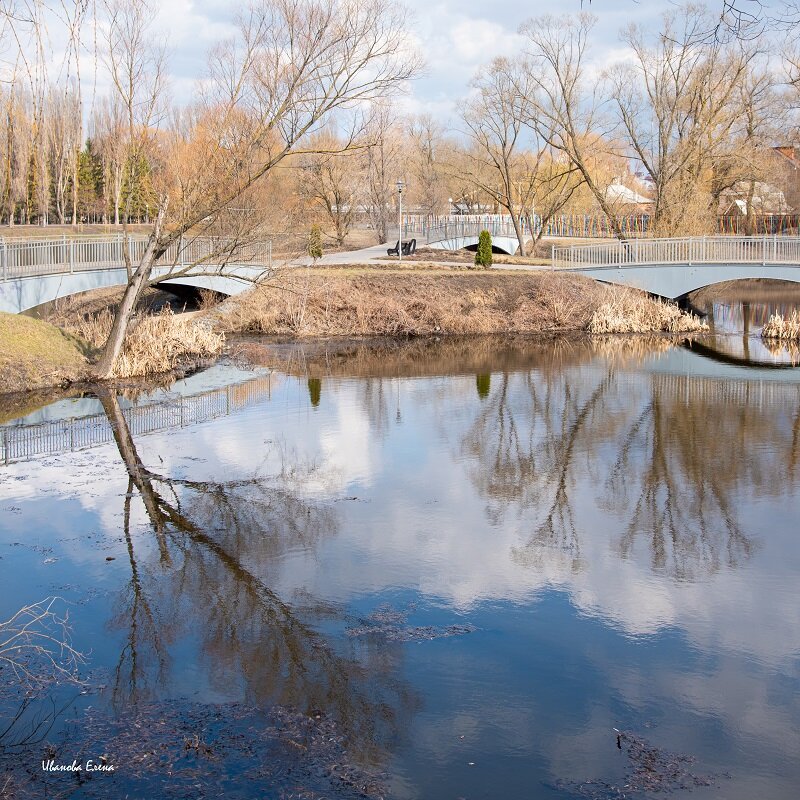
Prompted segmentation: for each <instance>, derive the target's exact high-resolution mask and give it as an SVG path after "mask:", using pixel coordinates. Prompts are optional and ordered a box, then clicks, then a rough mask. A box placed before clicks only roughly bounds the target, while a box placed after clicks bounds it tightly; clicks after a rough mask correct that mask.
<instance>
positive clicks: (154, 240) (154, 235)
mask: <svg viewBox="0 0 800 800" xmlns="http://www.w3.org/2000/svg"><path fill="white" fill-rule="evenodd" d="M167 205H168V203H167V201H166V200H165V201H163V202H162V203H161V206H160V207H159V209H158V216H157V217H156V221H155V224H154V225H153V230H152V232H151V233H150V238H149V239H148V242H147V249H146V250H145V251H144V255H143V256H142V260H141V261H140V262H139V266H138V267H137V268H136V271H135V272H134V273H133V276H132V277H131V279H130V280H129V281H128V286H127V288H126V289H125V295H124V296H123V298H122V303H121V304H120V307H119V310H118V311H117V313H116V315H115V317H114V324H113V325H112V326H111V333H110V334H109V335H108V341H106V344H105V347H104V348H103V355H102V356H101V357H100V360H99V361H98V362H97V365H96V367H95V369H94V374H95V376H96V377H98V378H110V377H111V375H112V374H113V372H114V366H115V365H116V363H117V359H118V358H119V354H120V352H121V351H122V345H123V343H124V341H125V336H126V335H127V333H128V327H129V326H130V322H131V317H132V316H133V312H134V310H135V309H136V303H137V301H138V300H139V297H140V295H141V294H142V290H143V289H144V288H145V287H146V286H147V282H148V281H149V279H150V273H151V272H152V271H153V265H154V264H155V262H156V260H157V259H158V257H159V256H160V255H161V254H162V253H163V250H161V251H159V249H158V248H159V244H158V242H159V239H160V237H161V228H162V225H163V224H164V217H165V215H166V213H167Z"/></svg>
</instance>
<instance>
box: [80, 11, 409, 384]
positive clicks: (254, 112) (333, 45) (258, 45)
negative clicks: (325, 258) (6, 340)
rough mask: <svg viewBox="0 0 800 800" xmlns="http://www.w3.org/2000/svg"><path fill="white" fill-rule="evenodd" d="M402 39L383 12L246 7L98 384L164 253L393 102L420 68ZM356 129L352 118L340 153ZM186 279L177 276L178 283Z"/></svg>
mask: <svg viewBox="0 0 800 800" xmlns="http://www.w3.org/2000/svg"><path fill="white" fill-rule="evenodd" d="M406 32H407V26H406V24H405V13H404V11H403V10H402V9H401V8H398V7H396V6H392V5H390V4H389V3H388V0H369V2H366V3H358V4H356V3H355V2H353V0H322V1H321V2H318V3H312V2H310V1H309V0H263V2H260V3H258V4H256V5H254V6H252V7H251V9H250V10H249V12H248V13H247V15H246V17H245V18H243V19H242V20H241V24H240V31H239V36H238V38H237V39H236V40H234V41H230V42H228V43H226V44H224V45H223V46H221V47H220V48H219V49H218V50H217V51H215V53H214V54H213V56H212V61H211V65H210V74H209V77H208V80H207V81H206V82H205V84H204V89H203V95H202V97H201V99H200V100H199V102H198V104H197V107H196V109H195V112H194V114H193V122H194V125H195V130H196V131H197V127H198V126H199V125H202V133H203V135H202V136H196V137H193V139H192V142H191V144H189V143H188V142H187V141H186V140H185V139H184V138H182V137H181V136H179V135H173V136H172V137H171V141H170V143H169V144H170V150H169V157H168V158H165V159H163V161H162V164H163V166H164V170H163V173H162V175H161V176H160V178H159V180H158V181H157V184H158V186H157V192H158V210H157V213H156V217H155V221H154V223H153V227H152V232H151V234H150V237H149V243H148V246H147V249H146V251H145V253H144V256H143V257H142V259H141V261H140V263H139V264H138V265H137V266H136V269H135V270H134V271H133V274H132V277H131V280H130V282H129V284H128V286H127V288H126V291H125V295H124V297H123V300H122V303H121V305H120V308H119V311H118V313H117V315H116V317H115V321H114V325H113V327H112V331H111V334H110V336H109V340H108V343H107V345H106V347H105V350H104V352H103V355H102V357H101V359H100V361H99V363H98V365H97V367H96V370H97V374H98V375H99V376H106V375H108V374H110V373H111V371H112V370H113V366H114V363H115V362H116V359H117V357H118V355H119V353H120V351H121V348H122V342H123V340H124V338H125V334H126V331H127V329H128V326H129V324H130V320H131V316H132V313H133V309H134V308H135V305H136V301H137V299H138V298H139V296H140V294H141V292H142V291H143V289H144V288H145V287H146V286H147V285H148V282H149V281H150V276H151V272H152V269H153V266H154V265H155V263H156V262H157V261H158V259H159V258H160V257H161V256H162V255H163V254H164V253H165V252H166V251H167V249H168V248H169V247H170V245H172V244H173V243H177V242H184V241H185V237H187V234H189V235H191V236H194V235H198V234H203V233H207V232H209V231H212V230H214V229H215V225H216V224H217V223H218V222H219V221H220V219H221V218H222V217H223V216H224V215H225V212H226V209H228V208H230V207H231V206H232V205H234V204H235V203H236V202H237V200H238V199H239V198H240V197H241V196H242V194H243V193H244V192H246V191H247V190H248V189H249V188H250V187H251V186H253V185H254V184H255V183H256V182H257V181H259V180H260V179H262V178H264V177H265V176H266V175H268V174H269V173H270V172H271V171H272V170H273V169H274V168H275V167H276V166H277V165H278V164H280V163H281V162H282V161H283V160H284V159H285V158H286V157H287V156H289V155H290V154H292V153H297V154H300V153H302V152H314V148H313V147H305V148H304V142H305V141H307V137H308V135H309V134H310V133H313V132H314V130H315V129H317V128H319V126H320V125H322V124H323V123H324V122H326V121H327V120H328V119H329V118H330V117H331V116H332V115H336V114H338V115H340V116H342V115H346V114H347V113H348V112H352V111H353V110H354V109H357V107H358V106H363V104H366V103H368V102H370V101H374V100H376V99H378V98H381V97H384V96H386V95H388V94H391V93H392V92H395V91H397V90H398V89H399V88H400V87H401V86H402V84H403V82H404V81H405V80H406V79H407V78H408V77H410V76H411V75H413V74H414V72H415V71H416V68H417V62H416V60H415V58H414V57H413V55H412V54H411V53H410V51H409V49H408V44H407V39H406ZM287 54H291V56H290V57H287ZM123 88H124V84H123ZM152 107H155V103H153V104H152ZM362 127H363V117H362V115H360V114H358V113H356V114H355V123H354V125H353V127H352V128H351V133H350V135H348V136H346V137H345V144H344V145H343V146H342V148H341V150H342V151H345V150H347V149H348V148H349V147H350V146H351V143H352V142H355V141H356V139H357V133H358V132H360V130H361V129H362ZM198 133H199V131H198ZM188 151H190V152H191V158H190V157H188V156H189V152H188ZM177 169H182V170H184V173H186V172H187V171H188V173H189V175H190V176H191V177H192V185H193V187H194V189H193V191H192V192H191V193H189V194H186V193H184V194H182V196H180V197H176V196H175V194H174V191H172V190H173V189H174V187H175V184H176V181H175V179H174V173H173V174H171V173H170V170H177ZM187 183H188V181H186V180H185V181H184V184H185V185H186V184H187ZM240 248H241V238H240V237H234V240H233V244H232V245H226V246H222V245H221V246H220V252H219V254H218V257H217V258H216V259H215V260H216V262H217V263H218V264H221V265H224V264H226V263H227V262H228V260H229V259H231V258H233V257H235V255H236V250H237V249H240ZM208 261H210V259H208V258H207V259H206V263H208ZM193 266H195V267H197V265H193ZM197 271H200V272H203V271H204V270H203V265H199V267H198V268H197V269H196V270H195V274H196V272H197ZM190 272H191V267H184V268H182V274H189V273H190Z"/></svg>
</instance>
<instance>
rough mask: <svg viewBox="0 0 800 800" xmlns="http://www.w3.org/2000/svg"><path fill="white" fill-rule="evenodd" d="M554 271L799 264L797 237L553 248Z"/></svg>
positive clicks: (642, 241) (643, 241) (636, 241)
mask: <svg viewBox="0 0 800 800" xmlns="http://www.w3.org/2000/svg"><path fill="white" fill-rule="evenodd" d="M552 253H553V254H552V260H553V267H567V268H570V269H582V268H583V269H589V268H591V267H603V266H619V267H622V266H636V265H657V264H687V265H690V266H691V265H693V264H737V263H741V264H800V237H795V236H792V237H789V236H739V237H733V236H702V237H691V238H685V239H633V240H631V241H616V242H605V243H603V244H588V245H574V246H570V247H553V251H552Z"/></svg>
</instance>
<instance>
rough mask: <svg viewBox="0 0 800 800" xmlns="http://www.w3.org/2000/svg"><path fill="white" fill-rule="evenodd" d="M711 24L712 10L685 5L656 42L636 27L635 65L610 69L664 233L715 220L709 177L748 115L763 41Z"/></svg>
mask: <svg viewBox="0 0 800 800" xmlns="http://www.w3.org/2000/svg"><path fill="white" fill-rule="evenodd" d="M709 24H710V22H709V16H708V13H707V12H706V11H705V9H702V8H698V7H694V6H686V7H684V8H682V9H679V10H677V11H672V12H669V13H668V14H666V15H665V16H664V21H663V27H662V29H661V31H660V32H659V34H658V35H657V37H656V41H655V43H653V44H651V43H650V42H649V40H648V36H647V35H646V33H645V32H644V31H643V30H642V29H641V28H639V27H637V26H631V27H629V28H628V29H627V30H626V31H625V32H624V34H623V41H624V42H625V43H626V44H627V45H628V46H629V47H630V48H631V49H632V51H633V52H634V54H635V62H634V63H633V64H630V65H624V66H618V67H616V68H615V69H614V70H613V71H612V74H611V87H612V90H611V95H612V98H613V103H614V105H615V108H616V112H617V114H618V117H619V121H620V124H621V128H622V130H624V133H625V136H626V138H627V141H628V142H629V144H630V147H631V150H632V153H633V155H634V156H635V158H636V159H637V160H638V161H639V162H640V163H641V165H642V167H643V169H644V170H645V172H646V173H647V175H648V176H649V177H650V180H651V181H652V184H653V187H654V195H655V196H654V200H653V223H654V228H655V230H656V231H657V232H658V233H659V234H661V235H666V236H673V235H677V234H678V233H680V232H685V231H686V230H691V229H692V228H693V227H696V225H697V221H698V219H700V221H701V222H700V224H701V225H702V220H703V219H706V220H709V222H708V223H707V224H708V225H709V226H711V225H712V224H713V222H712V221H711V220H714V219H715V218H716V214H717V209H716V208H714V207H713V198H712V195H711V192H710V191H708V184H707V179H708V177H709V176H710V175H712V174H713V173H714V172H715V171H716V172H717V174H718V175H721V173H722V171H723V170H722V169H721V167H723V165H724V164H725V163H726V161H727V163H728V165H730V158H728V156H729V152H730V151H729V150H728V149H727V146H728V143H729V142H730V141H731V139H732V138H733V132H734V128H735V126H736V125H737V122H738V120H739V119H740V118H741V114H742V109H741V108H740V106H739V104H738V103H737V100H739V98H741V97H743V95H742V94H741V90H742V88H743V86H744V83H745V82H746V79H747V76H748V74H749V73H750V70H751V67H752V66H753V64H754V61H755V59H756V56H757V54H758V47H757V45H751V44H749V43H748V44H742V43H738V42H737V43H735V44H733V45H730V46H729V45H726V44H723V43H722V42H719V41H717V40H711V41H709V40H708V38H707V35H706V34H707V30H708V26H709ZM745 96H746V95H745ZM722 185H724V183H723V184H721V186H722ZM704 188H705V189H706V190H705V191H704ZM719 191H721V188H720V189H719V190H718V192H717V197H718V196H719Z"/></svg>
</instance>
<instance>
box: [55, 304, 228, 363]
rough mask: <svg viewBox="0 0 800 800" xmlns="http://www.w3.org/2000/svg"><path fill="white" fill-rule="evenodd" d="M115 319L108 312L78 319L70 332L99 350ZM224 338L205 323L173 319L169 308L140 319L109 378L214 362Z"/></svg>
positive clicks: (188, 317)
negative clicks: (201, 360)
mask: <svg viewBox="0 0 800 800" xmlns="http://www.w3.org/2000/svg"><path fill="white" fill-rule="evenodd" d="M113 321H114V318H113V316H112V314H111V312H110V311H109V310H108V309H104V310H103V311H101V312H100V313H99V314H95V315H92V316H88V317H81V318H79V319H77V320H74V321H73V322H71V324H70V329H71V331H72V332H74V333H75V334H77V335H78V336H80V337H81V338H83V339H85V340H86V341H88V342H90V343H91V344H93V345H94V346H95V347H101V346H102V345H103V344H104V343H105V341H106V339H108V335H109V333H110V332H111V325H112V323H113ZM224 345H225V336H224V334H222V333H219V332H217V331H214V330H213V329H212V327H211V325H210V324H209V322H208V321H207V320H204V319H197V318H196V317H195V316H194V315H182V314H181V315H176V314H173V313H172V310H171V309H170V308H169V306H167V307H165V308H164V309H163V310H162V311H160V312H159V313H158V314H153V315H150V316H144V317H142V318H141V319H140V320H139V321H138V322H137V323H135V325H134V327H133V329H132V330H131V332H130V333H129V334H128V336H127V337H126V339H125V344H124V345H123V348H122V354H121V355H120V357H119V359H118V361H117V364H116V366H115V368H114V373H113V375H112V377H114V378H131V377H134V376H142V375H155V374H158V373H162V372H170V371H171V370H173V369H175V368H177V367H179V366H181V365H183V364H185V363H187V362H188V361H191V360H197V359H204V358H213V357H214V356H217V355H219V354H220V353H221V352H222V349H223V347H224Z"/></svg>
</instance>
